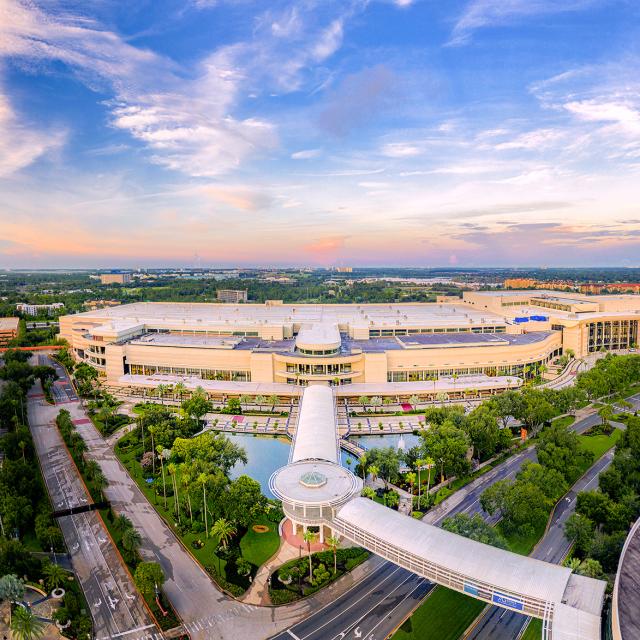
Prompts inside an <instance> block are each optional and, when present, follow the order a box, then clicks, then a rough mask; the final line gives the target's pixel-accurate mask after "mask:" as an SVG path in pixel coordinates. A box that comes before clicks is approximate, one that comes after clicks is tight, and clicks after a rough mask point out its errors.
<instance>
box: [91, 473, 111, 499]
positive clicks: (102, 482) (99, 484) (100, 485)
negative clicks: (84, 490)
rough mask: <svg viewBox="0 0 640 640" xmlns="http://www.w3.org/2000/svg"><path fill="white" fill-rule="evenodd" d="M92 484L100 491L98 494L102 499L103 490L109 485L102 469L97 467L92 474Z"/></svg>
mask: <svg viewBox="0 0 640 640" xmlns="http://www.w3.org/2000/svg"><path fill="white" fill-rule="evenodd" d="M93 486H94V487H95V488H96V489H97V490H98V491H99V492H100V496H101V497H102V500H104V490H105V489H106V488H107V487H108V486H109V481H108V480H107V478H106V476H105V475H104V473H102V469H98V471H97V472H96V473H95V475H94V476H93Z"/></svg>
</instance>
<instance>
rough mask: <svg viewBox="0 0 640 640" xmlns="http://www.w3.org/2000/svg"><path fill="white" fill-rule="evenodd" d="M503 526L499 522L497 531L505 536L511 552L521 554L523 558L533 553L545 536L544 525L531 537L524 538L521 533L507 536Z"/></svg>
mask: <svg viewBox="0 0 640 640" xmlns="http://www.w3.org/2000/svg"><path fill="white" fill-rule="evenodd" d="M545 524H546V523H545ZM501 525H502V523H501V522H498V524H497V525H496V529H497V530H498V531H499V532H500V533H501V534H502V536H504V539H505V540H506V541H507V545H508V546H509V551H513V552H514V553H519V554H520V555H523V556H528V555H529V554H530V553H531V552H532V551H533V548H534V547H535V546H536V544H538V541H539V540H540V538H541V537H542V536H543V534H544V529H545V526H544V525H542V526H541V527H539V528H538V529H537V530H536V531H534V532H533V533H532V534H531V535H529V536H523V535H522V534H520V533H512V534H510V535H506V534H505V533H504V531H503V530H502V526H501Z"/></svg>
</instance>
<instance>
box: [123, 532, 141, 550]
mask: <svg viewBox="0 0 640 640" xmlns="http://www.w3.org/2000/svg"><path fill="white" fill-rule="evenodd" d="M141 544H142V537H141V536H140V534H139V533H138V531H137V530H136V529H135V528H134V527H128V528H127V529H125V530H124V531H123V533H122V547H123V548H124V549H125V551H128V552H129V553H130V554H131V557H132V558H133V557H134V556H135V553H136V551H137V550H138V548H139V547H140V545H141Z"/></svg>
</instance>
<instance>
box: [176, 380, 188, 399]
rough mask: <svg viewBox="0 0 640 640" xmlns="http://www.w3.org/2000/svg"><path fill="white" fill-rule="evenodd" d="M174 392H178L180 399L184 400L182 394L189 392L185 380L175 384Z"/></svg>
mask: <svg viewBox="0 0 640 640" xmlns="http://www.w3.org/2000/svg"><path fill="white" fill-rule="evenodd" d="M173 392H174V393H177V394H178V399H179V400H180V402H182V396H183V395H184V394H185V393H186V392H187V387H186V385H185V384H184V382H176V383H175V385H174V386H173Z"/></svg>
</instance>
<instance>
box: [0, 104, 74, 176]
mask: <svg viewBox="0 0 640 640" xmlns="http://www.w3.org/2000/svg"><path fill="white" fill-rule="evenodd" d="M65 138H66V133H65V132H64V131H57V132H50V133H47V132H44V131H37V130H36V129H34V128H32V127H30V126H29V125H27V124H25V123H23V122H20V120H19V119H18V117H17V116H16V114H15V113H14V111H13V109H12V108H11V105H10V104H9V99H8V98H7V96H5V95H4V94H3V93H1V92H0V177H5V176H9V175H11V174H13V173H16V172H17V171H20V170H21V169H24V168H25V167H28V166H29V165H30V164H32V163H33V162H35V161H36V160H37V159H38V158H40V157H42V156H43V155H45V154H46V153H48V152H50V151H52V150H55V149H57V148H59V147H61V146H62V144H63V143H64V141H65Z"/></svg>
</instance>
